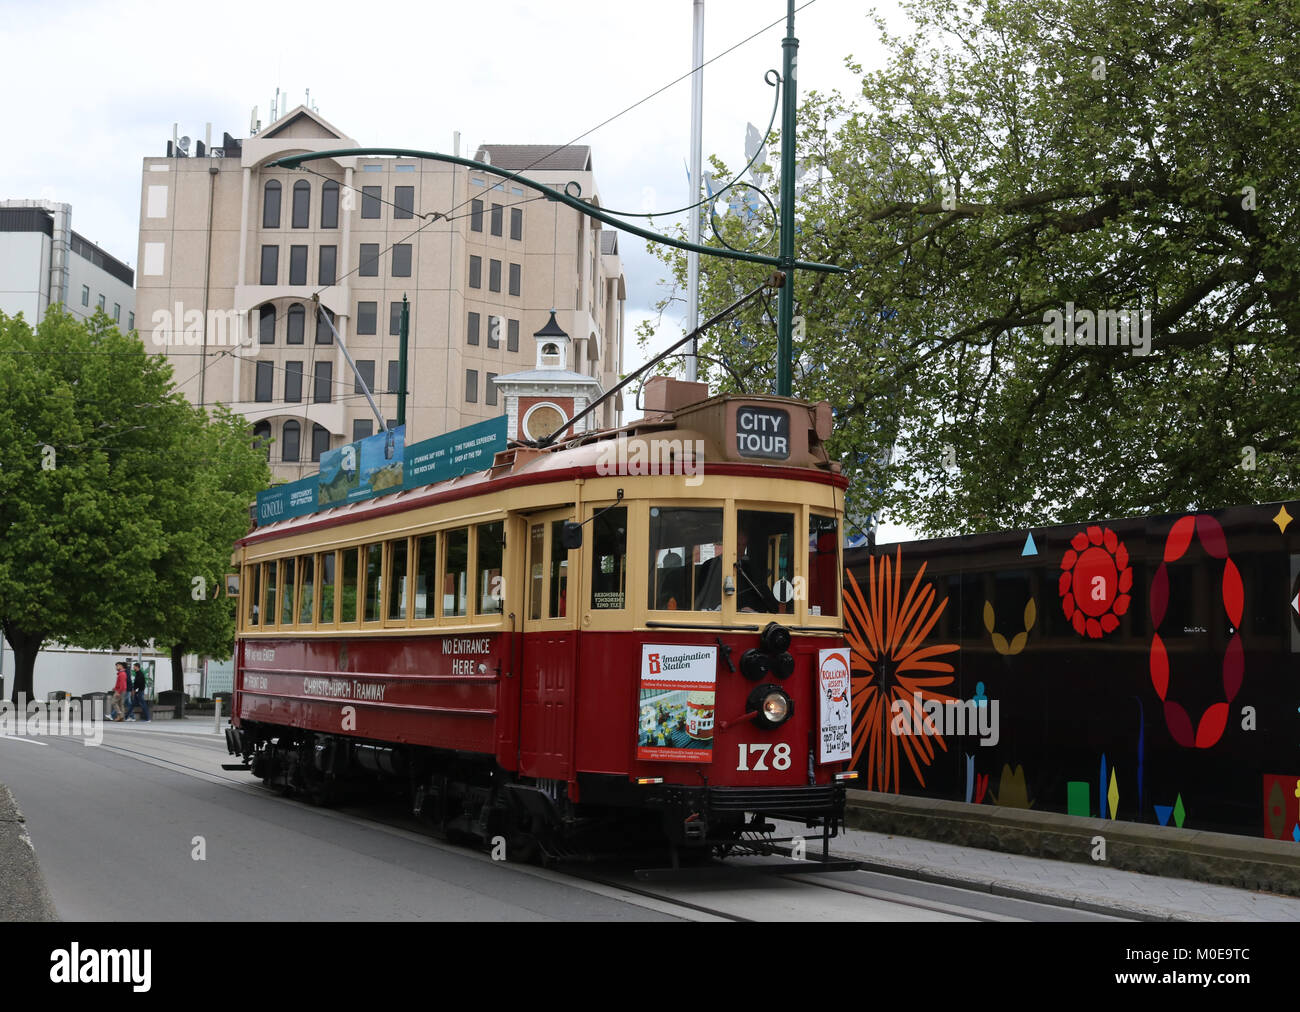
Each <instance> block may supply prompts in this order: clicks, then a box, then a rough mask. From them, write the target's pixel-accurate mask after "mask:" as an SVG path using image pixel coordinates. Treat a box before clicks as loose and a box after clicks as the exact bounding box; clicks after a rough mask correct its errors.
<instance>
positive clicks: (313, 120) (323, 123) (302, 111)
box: [258, 105, 347, 140]
mask: <svg viewBox="0 0 1300 1012" xmlns="http://www.w3.org/2000/svg"><path fill="white" fill-rule="evenodd" d="M291 128H297V129H296V130H294V132H293V136H295V137H327V138H328V137H337V138H338V139H339V140H346V139H347V138H346V136H345V135H344V133H343V131H341V130H340V129H339V128H338V127H336V126H335V125H334V124H333V123H331V122H329V120H327V119H325V117H324V116H322V115H321V114H320V113H318V112H317V111H316V110H315V109H308V108H307V107H306V106H305V105H299V106H297V107H296V108H294V109H290V110H289V111H288V112H286V113H285V114H284V115H283V116H281V117H280V118H279V119H277V120H276V121H275V122H274V123H271V124H269V125H268V126H267V127H266V129H265V130H263V131H262V132H261V133H260V134H258V136H259V137H262V138H267V137H278V136H280V135H281V134H285V133H288V132H290V130H291Z"/></svg>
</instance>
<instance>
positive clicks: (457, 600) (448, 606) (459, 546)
mask: <svg viewBox="0 0 1300 1012" xmlns="http://www.w3.org/2000/svg"><path fill="white" fill-rule="evenodd" d="M444 546H445V547H444V549H443V552H444V554H445V555H446V563H447V570H446V576H445V577H444V578H443V584H442V614H443V616H444V617H450V616H453V615H457V616H459V615H468V614H469V528H468V527H460V528H457V529H456V530H454V531H447V533H446V535H445V541H444Z"/></svg>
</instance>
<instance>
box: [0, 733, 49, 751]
mask: <svg viewBox="0 0 1300 1012" xmlns="http://www.w3.org/2000/svg"><path fill="white" fill-rule="evenodd" d="M0 741H20V742H22V743H23V744H24V745H39V746H41V748H46V747H47V745H46V743H45V742H43V741H37V740H36V739H35V738H24V737H21V736H20V735H16V734H0Z"/></svg>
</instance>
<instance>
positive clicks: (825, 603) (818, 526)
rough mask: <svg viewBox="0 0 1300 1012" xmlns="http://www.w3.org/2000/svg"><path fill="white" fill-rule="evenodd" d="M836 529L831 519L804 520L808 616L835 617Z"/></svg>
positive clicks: (837, 592) (837, 596)
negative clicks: (806, 554)
mask: <svg viewBox="0 0 1300 1012" xmlns="http://www.w3.org/2000/svg"><path fill="white" fill-rule="evenodd" d="M839 543H840V526H839V522H838V521H837V520H836V519H835V518H834V517H827V516H822V515H820V514H818V513H812V514H809V516H808V614H809V615H838V614H839V602H840V558H839Z"/></svg>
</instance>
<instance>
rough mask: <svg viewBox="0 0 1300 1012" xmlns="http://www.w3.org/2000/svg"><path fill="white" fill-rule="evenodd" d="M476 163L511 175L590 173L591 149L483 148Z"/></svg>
mask: <svg viewBox="0 0 1300 1012" xmlns="http://www.w3.org/2000/svg"><path fill="white" fill-rule="evenodd" d="M484 155H487V157H486V158H485V157H483V156H484ZM474 160H475V161H476V162H487V163H488V164H489V165H495V166H497V167H498V168H502V169H509V170H510V171H511V172H523V171H524V170H526V169H561V170H563V169H568V170H570V171H576V172H590V171H591V148H590V147H589V146H588V145H586V144H569V145H563V144H561V145H555V144H480V145H479V148H478V151H477V152H476V153H475V155H474Z"/></svg>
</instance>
